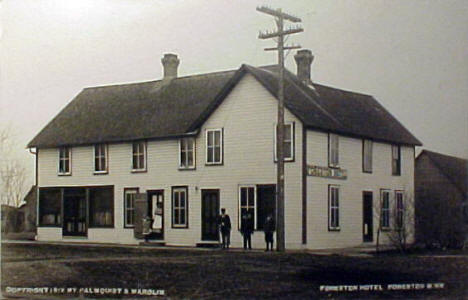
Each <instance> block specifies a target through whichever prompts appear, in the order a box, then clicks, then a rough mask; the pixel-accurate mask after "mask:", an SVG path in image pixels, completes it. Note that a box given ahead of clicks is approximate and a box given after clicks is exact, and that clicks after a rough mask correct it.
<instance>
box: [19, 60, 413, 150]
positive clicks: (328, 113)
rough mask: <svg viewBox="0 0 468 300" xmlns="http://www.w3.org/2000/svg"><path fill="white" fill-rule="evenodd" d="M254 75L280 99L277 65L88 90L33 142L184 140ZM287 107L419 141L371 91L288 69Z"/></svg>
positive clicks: (315, 121)
mask: <svg viewBox="0 0 468 300" xmlns="http://www.w3.org/2000/svg"><path fill="white" fill-rule="evenodd" d="M245 74H251V75H253V76H254V77H255V78H256V79H257V80H258V81H259V82H260V83H261V84H262V85H263V86H264V87H265V88H266V89H267V90H268V91H269V92H270V93H271V94H272V95H273V96H274V97H276V95H277V90H278V74H277V66H265V67H258V68H257V67H252V66H249V65H242V66H241V67H240V68H239V69H238V70H231V71H224V72H216V73H208V74H202V75H195V76H186V77H178V78H175V79H172V80H171V81H164V80H158V81H149V82H142V83H133V84H123V85H112V86H103V87H93V88H86V89H84V90H83V91H82V92H81V93H80V94H78V95H77V96H76V97H75V99H73V101H72V102H71V103H69V104H68V105H67V106H66V107H65V108H64V109H63V110H62V111H61V112H60V113H59V114H58V115H57V116H56V117H55V118H54V119H53V120H52V121H51V122H50V123H49V124H48V125H47V126H46V127H45V128H44V129H43V130H42V131H41V132H39V134H38V135H37V136H36V137H35V138H34V139H33V140H32V141H31V142H30V143H29V144H28V147H38V148H46V147H59V146H67V145H84V144H93V143H101V142H121V141H132V140H138V139H157V138H170V137H179V136H183V135H187V134H191V133H193V132H195V131H196V130H198V129H199V128H200V127H201V125H202V124H203V123H204V122H205V121H206V120H207V119H208V118H209V116H210V115H211V113H212V112H213V111H214V110H215V109H216V108H217V107H218V106H219V105H220V104H221V103H222V101H223V100H224V99H225V97H226V96H227V95H228V94H229V93H230V91H231V90H232V89H233V88H234V87H235V86H236V84H237V83H238V82H239V81H240V79H242V78H243V76H244V75H245ZM284 94H285V106H286V107H287V109H289V110H290V111H291V112H292V113H293V114H294V115H296V116H297V117H298V118H299V119H300V120H301V121H302V122H303V123H304V125H305V126H306V127H308V128H313V129H319V130H324V131H332V132H337V133H342V134H348V135H352V136H359V137H367V138H372V139H375V140H380V141H385V142H390V143H399V144H408V145H421V142H420V141H419V140H418V139H416V138H415V137H414V136H413V135H412V134H411V133H410V132H409V131H408V130H407V129H406V128H405V127H403V125H401V124H400V123H399V122H398V121H397V120H396V119H395V118H394V117H393V116H392V115H391V114H390V113H389V112H388V111H386V110H385V109H384V108H383V107H382V106H381V105H380V104H379V103H378V102H377V101H376V100H375V99H374V98H373V97H372V96H368V95H363V94H358V93H353V92H347V91H343V90H339V89H336V88H332V87H327V86H324V85H320V84H315V83H314V84H313V85H312V88H311V87H310V86H307V85H305V84H303V83H302V82H300V81H299V79H298V78H297V76H296V75H294V74H292V73H290V72H289V71H287V72H285V93H284Z"/></svg>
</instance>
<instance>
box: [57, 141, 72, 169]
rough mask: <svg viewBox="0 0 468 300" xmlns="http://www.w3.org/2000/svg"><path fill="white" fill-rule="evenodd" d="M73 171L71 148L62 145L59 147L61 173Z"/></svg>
mask: <svg viewBox="0 0 468 300" xmlns="http://www.w3.org/2000/svg"><path fill="white" fill-rule="evenodd" d="M70 171H71V148H69V147H62V148H60V149H59V169H58V173H59V174H70Z"/></svg>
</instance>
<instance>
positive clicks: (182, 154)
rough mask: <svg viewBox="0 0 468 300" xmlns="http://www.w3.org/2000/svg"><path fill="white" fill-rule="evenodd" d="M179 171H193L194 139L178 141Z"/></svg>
mask: <svg viewBox="0 0 468 300" xmlns="http://www.w3.org/2000/svg"><path fill="white" fill-rule="evenodd" d="M179 169H195V139H194V138H185V139H180V140H179Z"/></svg>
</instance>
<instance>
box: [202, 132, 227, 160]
mask: <svg viewBox="0 0 468 300" xmlns="http://www.w3.org/2000/svg"><path fill="white" fill-rule="evenodd" d="M222 145H223V132H222V129H208V130H206V163H207V164H221V163H222V157H223V147H222Z"/></svg>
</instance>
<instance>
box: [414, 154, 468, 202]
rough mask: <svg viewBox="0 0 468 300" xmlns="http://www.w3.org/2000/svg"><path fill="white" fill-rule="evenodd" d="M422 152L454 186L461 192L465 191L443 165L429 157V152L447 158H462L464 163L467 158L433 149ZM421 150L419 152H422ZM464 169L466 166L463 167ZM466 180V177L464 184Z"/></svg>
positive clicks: (466, 161) (467, 161)
mask: <svg viewBox="0 0 468 300" xmlns="http://www.w3.org/2000/svg"><path fill="white" fill-rule="evenodd" d="M423 152H424V153H426V154H429V155H428V157H429V160H430V161H431V162H432V163H433V164H434V165H435V166H436V168H437V169H439V171H440V172H441V173H442V174H443V175H444V176H445V177H446V178H447V179H448V181H450V182H451V183H452V184H453V185H454V186H455V187H457V188H458V189H459V190H460V191H461V192H462V193H465V191H464V190H463V187H462V186H460V185H459V183H458V182H457V181H456V180H455V179H454V178H453V177H452V176H451V175H450V174H449V173H447V171H446V168H443V166H441V165H440V164H439V163H438V162H437V161H436V160H435V159H434V157H431V154H436V155H439V156H443V157H444V158H448V159H452V160H453V159H457V160H463V161H464V162H465V164H467V163H468V160H466V159H463V158H459V157H455V156H450V155H446V154H442V153H438V152H433V151H428V150H423ZM423 152H421V154H422V153H423ZM465 169H466V168H465ZM466 180H467V178H465V184H466ZM465 190H466V187H465Z"/></svg>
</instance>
